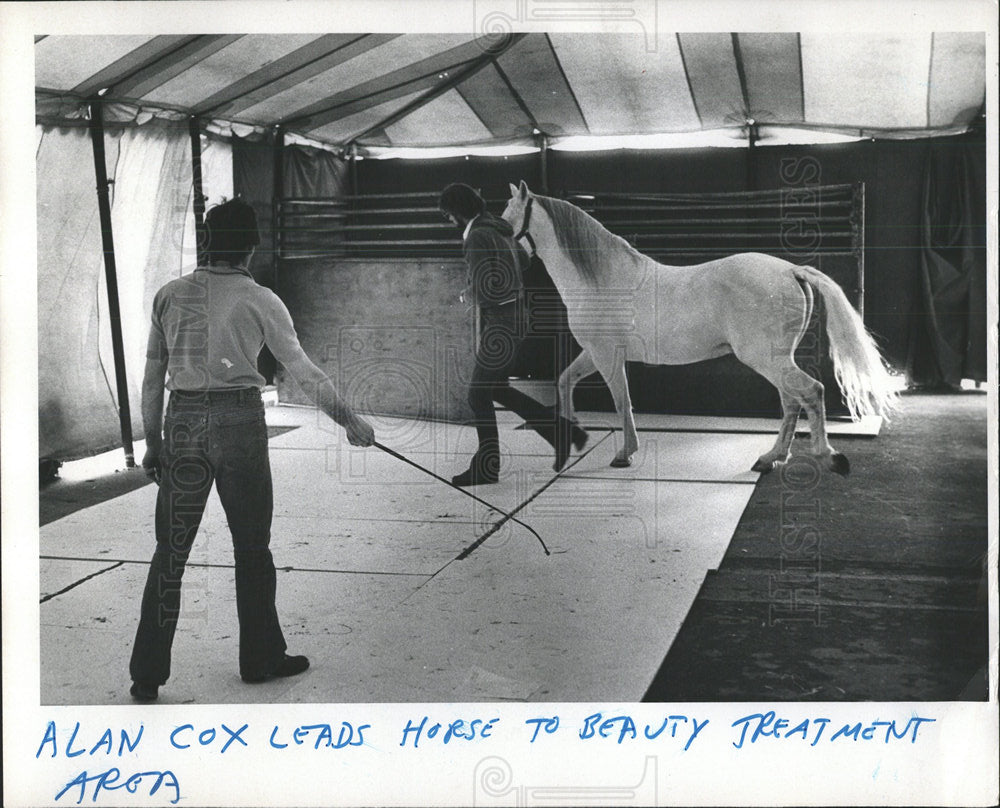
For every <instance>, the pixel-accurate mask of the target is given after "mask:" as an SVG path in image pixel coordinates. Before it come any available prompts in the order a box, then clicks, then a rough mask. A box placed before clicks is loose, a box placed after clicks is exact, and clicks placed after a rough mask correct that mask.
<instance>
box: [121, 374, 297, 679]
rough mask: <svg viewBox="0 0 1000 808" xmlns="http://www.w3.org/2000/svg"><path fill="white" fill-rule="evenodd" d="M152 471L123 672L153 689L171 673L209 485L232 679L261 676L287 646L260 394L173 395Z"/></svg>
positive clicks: (235, 391)
mask: <svg viewBox="0 0 1000 808" xmlns="http://www.w3.org/2000/svg"><path fill="white" fill-rule="evenodd" d="M161 464H162V466H161V479H160V490H159V494H158V495H157V498H156V523H155V524H156V551H155V552H154V553H153V560H152V562H151V563H150V566H149V575H148V577H147V579H146V588H145V590H144V591H143V594H142V611H141V615H140V618H139V628H138V631H137V632H136V637H135V645H134V647H133V649H132V661H131V663H130V665H129V671H130V673H131V675H132V679H133V681H141V682H146V683H149V684H153V685H162V684H163V683H164V682H166V681H167V679H168V677H169V676H170V648H171V645H172V644H173V639H174V630H175V628H176V627H177V617H178V613H179V612H180V602H181V578H182V576H183V574H184V567H185V564H186V562H187V558H188V554H189V553H190V552H191V546H192V544H193V543H194V538H195V535H196V534H197V532H198V526H199V525H200V524H201V518H202V515H203V514H204V511H205V503H206V502H207V500H208V495H209V493H210V492H211V490H212V485H213V483H214V484H215V488H216V490H217V491H218V493H219V500H220V501H221V502H222V507H223V509H224V510H225V512H226V518H227V520H228V522H229V529H230V532H231V533H232V537H233V556H234V560H235V564H236V610H237V615H238V617H239V623H240V673H241V674H243V675H248V676H256V675H260V674H262V673H268V672H270V671H271V670H273V669H274V667H275V666H276V665H277V664H278V663H279V662H280V661H281V660H282V659H283V658H284V653H285V648H286V646H285V640H284V637H283V636H282V633H281V627H280V625H279V624H278V613H277V610H276V608H275V603H274V599H275V584H276V582H275V571H274V561H273V559H272V558H271V551H270V550H269V549H268V544H269V542H270V538H271V512H272V507H273V494H272V488H271V466H270V462H269V460H268V454H267V427H266V425H265V423H264V406H263V404H262V402H261V398H260V392H259V391H258V390H253V389H247V390H234V391H228V390H227V391H199V392H191V393H185V392H174V393H172V394H171V396H170V403H169V404H168V406H167V413H166V417H165V419H164V440H163V451H162V453H161Z"/></svg>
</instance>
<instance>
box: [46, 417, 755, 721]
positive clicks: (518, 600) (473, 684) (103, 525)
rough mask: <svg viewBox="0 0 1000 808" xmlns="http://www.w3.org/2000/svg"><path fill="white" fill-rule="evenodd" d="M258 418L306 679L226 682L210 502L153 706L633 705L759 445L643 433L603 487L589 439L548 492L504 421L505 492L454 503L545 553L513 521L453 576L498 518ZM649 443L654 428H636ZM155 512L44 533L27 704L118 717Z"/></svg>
mask: <svg viewBox="0 0 1000 808" xmlns="http://www.w3.org/2000/svg"><path fill="white" fill-rule="evenodd" d="M267 412H268V422H269V425H271V426H274V427H284V428H291V429H289V431H285V432H284V433H282V434H280V435H278V436H277V437H274V438H272V439H271V442H270V447H271V463H272V470H273V476H274V483H275V512H274V525H273V530H272V544H271V546H272V551H273V553H274V556H275V563H276V565H277V567H278V570H279V572H278V610H279V615H280V616H281V619H282V624H283V626H284V629H285V635H286V639H287V641H288V644H289V651H290V652H291V653H304V654H307V655H308V656H309V657H310V659H311V661H312V667H311V669H310V670H309V672H308V673H306V674H305V675H303V676H299V677H294V678H292V679H288V680H278V681H274V682H270V683H267V684H265V685H259V686H255V687H250V686H246V685H244V684H242V683H241V682H240V680H239V677H238V672H237V665H236V660H237V643H236V637H237V634H238V626H237V621H236V608H235V602H234V601H235V598H234V585H233V569H232V546H231V541H230V538H229V532H228V528H227V526H226V522H225V517H224V514H223V512H222V509H221V506H220V505H219V503H218V500H217V499H216V498H215V497H214V496H213V497H212V498H211V499H210V500H209V505H208V509H207V511H206V515H205V519H204V522H203V524H202V528H201V530H200V532H199V536H198V539H197V541H196V544H195V549H194V551H193V552H192V555H191V559H190V564H189V569H188V572H187V573H186V576H185V583H184V587H185V588H184V601H183V609H184V611H183V614H182V618H181V622H180V625H179V627H178V632H177V637H176V641H175V644H174V662H173V676H172V678H171V680H170V681H169V682H168V684H167V685H166V686H165V687H164V688H162V689H161V701H162V702H164V703H199V704H203V703H254V702H286V703H291V702H302V703H309V702H320V703H327V702H413V701H420V702H434V701H478V700H482V701H503V700H518V701H549V702H552V701H637V700H639V699H640V698H641V697H642V695H643V693H644V692H645V690H646V688H647V687H648V685H649V683H650V681H651V680H652V678H653V676H654V675H655V673H656V670H657V668H658V666H659V665H660V663H661V661H662V659H663V657H664V655H665V653H666V652H667V650H668V649H669V647H670V645H671V642H672V641H673V638H674V637H675V635H676V634H677V632H678V630H679V629H680V626H681V624H682V622H683V620H684V618H685V616H686V614H687V612H688V609H689V608H690V606H691V603H692V602H693V599H694V597H695V595H696V594H697V592H698V590H699V588H700V587H701V585H702V582H703V580H704V579H705V576H706V573H707V571H708V570H711V569H714V568H716V567H717V566H718V565H719V563H720V561H721V559H722V557H723V554H724V553H725V550H726V547H727V545H728V542H729V540H730V538H731V536H732V534H733V530H734V529H735V526H736V524H737V522H738V520H739V518H740V515H741V514H742V513H743V510H744V508H745V507H746V504H747V501H748V499H749V497H750V495H751V493H752V492H753V488H754V485H753V484H754V483H755V482H756V479H757V475H756V474H753V473H751V472H749V471H747V469H748V468H749V466H750V465H751V464H752V463H753V461H754V459H755V458H756V457H757V456H758V455H759V454H760V453H761V452H762V451H764V450H766V449H767V448H768V447H769V446H770V444H771V442H772V441H773V434H761V433H740V432H735V433H718V432H716V433H703V432H690V431H678V432H671V431H662V432H644V433H642V435H641V444H642V445H641V449H640V451H639V453H638V454H637V455H636V456H635V457H634V464H633V466H632V467H631V468H629V469H625V470H615V469H611V468H609V467H608V463H609V461H610V459H611V457H612V455H613V453H614V451H615V450H616V448H617V443H616V442H617V441H619V440H620V439H621V435H620V433H616V432H610V431H607V430H606V429H605V430H602V429H595V430H594V431H593V432H592V433H591V439H590V442H589V444H588V446H587V447H586V449H585V450H584V453H583V454H582V455H574V457H573V459H572V460H571V466H570V467H569V468H567V469H566V470H564V473H563V474H562V475H559V476H556V475H555V474H554V472H553V471H552V470H551V455H550V452H549V450H548V447H547V445H545V444H544V443H542V442H541V441H540V440H539V439H538V437H537V436H536V435H534V433H531V432H528V431H525V430H519V429H517V428H516V427H517V426H518V424H519V421H518V419H517V418H516V417H515V416H513V415H512V414H510V413H501V414H500V421H501V440H502V443H503V453H504V457H503V469H502V476H501V481H500V483H499V484H497V485H492V486H486V487H479V488H475V489H470V490H471V491H472V492H473V493H475V494H477V495H478V496H480V497H482V498H483V499H485V500H487V501H488V502H490V503H492V504H493V505H495V506H497V507H498V508H502V509H505V510H510V511H513V510H516V512H517V517H518V518H519V519H521V520H523V521H525V522H526V523H528V524H529V525H531V526H532V527H533V528H534V529H535V530H536V531H537V532H538V533H539V534H540V535H541V536H542V538H543V539H544V541H545V543H546V544H547V546H548V548H549V550H550V551H551V555H545V553H544V552H543V549H542V547H541V546H540V544H539V543H538V541H537V540H536V539H535V537H533V536H532V535H531V534H530V533H529V532H528V531H527V530H525V529H524V528H523V527H521V526H519V525H517V524H516V523H514V522H510V521H508V522H506V523H505V524H504V525H503V526H502V527H501V528H500V529H499V530H497V531H496V532H495V533H493V535H491V536H490V537H489V538H488V539H487V540H486V541H485V542H483V543H482V544H481V545H480V546H478V547H476V548H475V549H474V551H473V552H472V553H471V554H470V555H469V556H468V557H467V558H464V559H462V560H457V559H458V556H459V555H460V554H461V553H462V552H463V550H466V549H467V548H469V547H470V546H473V545H475V544H476V543H477V542H478V541H479V540H480V539H481V537H482V536H483V535H484V534H486V533H487V532H488V531H490V530H491V529H493V527H494V526H495V525H496V523H497V522H498V521H500V520H501V519H502V518H503V517H502V516H501V515H500V514H499V513H498V512H497V511H495V510H491V509H490V508H489V507H487V506H485V505H482V504H480V503H477V502H474V501H473V500H472V499H469V498H468V497H466V496H464V495H463V494H462V493H460V492H459V491H456V490H454V489H451V488H449V487H448V486H446V485H444V484H442V483H440V482H438V481H436V480H434V479H432V478H431V477H429V476H427V475H425V474H424V473H422V472H421V471H419V470H417V469H414V468H412V467H410V466H408V465H406V464H404V463H402V462H401V461H399V460H398V459H395V458H393V457H391V456H389V455H387V454H384V453H382V452H380V451H378V450H376V449H366V450H359V449H355V448H353V447H350V446H348V445H347V444H346V442H345V441H343V440H342V437H341V433H340V432H339V430H338V429H337V428H336V427H335V426H334V425H333V424H332V423H331V422H329V421H327V420H326V419H325V418H323V417H322V416H318V415H317V414H316V413H315V412H313V411H311V410H309V409H306V408H294V407H284V406H279V407H269V408H268V410H267ZM374 420H375V421H376V433H377V437H378V439H379V441H380V442H382V443H384V444H386V445H388V446H390V447H392V448H394V449H396V450H397V451H399V452H401V453H403V454H404V455H405V456H407V457H409V458H411V459H413V460H414V461H416V462H418V463H421V464H422V465H424V466H426V467H427V468H429V469H431V470H433V471H434V472H435V473H437V474H440V475H442V476H445V477H450V475H451V474H453V473H455V472H456V471H458V470H461V468H463V466H464V464H465V463H467V459H468V456H469V454H470V453H471V452H472V450H473V449H474V447H475V431H474V430H473V429H471V428H469V427H463V426H457V425H449V424H438V423H428V422H416V421H408V420H404V419H393V418H377V419H374ZM585 420H594V419H585ZM597 420H599V419H597ZM646 420H649V419H646ZM714 423H716V424H717V423H718V419H715V420H714ZM657 425H660V426H662V427H664V428H669V427H670V422H669V420H663V419H661V420H659V421H655V422H654V421H651V422H650V423H647V424H646V427H647V428H651V427H652V428H655V427H657ZM595 426H596V423H595ZM692 427H697V425H696V424H684V425H681V428H683V429H685V430H686V429H689V428H692ZM129 473H141V472H129ZM155 496H156V490H155V487H153V486H151V485H149V486H144V487H141V488H139V489H138V490H134V491H131V492H129V493H126V494H124V495H122V496H118V497H116V498H114V499H110V500H108V501H106V502H102V503H100V504H97V505H94V506H92V507H88V508H85V509H82V510H78V511H76V512H75V513H71V514H70V515H68V516H65V517H63V518H61V519H58V520H56V521H54V522H51V523H50V524H47V525H45V526H43V527H42V528H41V533H40V535H41V539H40V541H41V557H42V560H41V592H42V599H43V602H42V604H41V661H42V666H41V667H42V671H41V701H42V703H43V704H121V703H127V702H128V701H129V697H128V695H127V690H128V685H129V679H128V672H127V668H128V657H129V653H130V650H131V642H132V637H133V634H134V631H135V625H136V622H137V619H138V604H139V600H140V596H141V591H142V586H143V582H144V579H145V574H146V565H147V563H148V560H149V556H150V555H151V552H152V547H153V535H152V513H153V505H154V501H155ZM81 660H88V662H87V663H86V664H82V662H81Z"/></svg>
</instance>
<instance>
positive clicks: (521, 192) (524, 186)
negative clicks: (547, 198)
mask: <svg viewBox="0 0 1000 808" xmlns="http://www.w3.org/2000/svg"><path fill="white" fill-rule="evenodd" d="M517 194H518V196H519V197H521V199H527V198H528V183H526V182H525V181H524V180H521V187H520V188H518V189H517Z"/></svg>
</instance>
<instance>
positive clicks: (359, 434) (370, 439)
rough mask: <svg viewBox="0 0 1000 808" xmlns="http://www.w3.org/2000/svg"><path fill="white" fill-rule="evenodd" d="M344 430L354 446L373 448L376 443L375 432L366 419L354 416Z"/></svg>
mask: <svg viewBox="0 0 1000 808" xmlns="http://www.w3.org/2000/svg"><path fill="white" fill-rule="evenodd" d="M344 429H346V430H347V440H348V441H349V442H350V444H351V445H352V446H371V445H372V444H373V443H375V430H374V429H373V428H372V425H371V424H369V423H368V422H367V421H366V420H365V419H364V418H359V417H358V416H354V418H352V419H351V420H350V422H349V423H348V424H347V426H345V427H344Z"/></svg>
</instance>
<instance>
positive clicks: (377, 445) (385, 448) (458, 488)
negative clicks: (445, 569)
mask: <svg viewBox="0 0 1000 808" xmlns="http://www.w3.org/2000/svg"><path fill="white" fill-rule="evenodd" d="M372 445H373V446H374V447H375V448H376V449H381V450H382V451H383V452H385V453H386V454H388V455H392V456H393V457H395V458H396V459H397V460H402V461H403V462H404V463H407V464H409V465H411V466H413V467H414V468H416V469H420V470H421V471H422V472H424V474H429V475H430V476H431V477H433V478H434V479H435V480H440V481H441V482H443V483H444V484H445V485H447V486H450V487H451V488H454V489H455V490H456V491H461V492H462V493H463V494H465V495H466V496H467V497H471V498H472V499H474V500H476V502H480V503H482V504H483V505H485V506H486V507H487V508H490V509H492V510H494V511H496V512H497V513H500V514H503V516H504V517H505V518H504V519H503V521H501V522H499V523H498V524H496V525H494V526H493V528H492V529H491V530H490V531H489V533H487V534H486V535H487V536H490V535H492V534H493V533H496V531H497V529H498V528H499V527H500V526H501V525H502V524H503V523H504V522H506V521H507V520H508V519H509V520H510V521H512V522H517V524H519V525H520V526H521V527H523V528H524V529H525V530H527V531H528V532H529V533H531V534H532V535H533V536H534V537H535V538H536V539H538V543H539V544H541V545H542V549H543V550H544V551H545V555H552V553H550V552H549V548H548V547H546V546H545V542H544V541H542V537H541V536H539V535H538V532H537V531H536V530H535V529H534V528H533V527H531V525H526V524H525V523H524V522H522V521H521V520H520V519H518V518H517V517H516V516H514V515H513V514H511V513H507V512H506V511H502V510H500V509H499V508H498V507H496V506H495V505H491V504H490V503H489V502H487V501H486V500H485V499H480V498H479V497H477V496H476V495H475V494H471V493H469V492H468V491H466V490H465V489H464V488H462V487H461V486H458V485H455V484H454V483H453V482H452V481H451V480H447V479H445V478H444V477H441V476H439V475H437V474H435V473H434V472H433V471H431V470H430V469H428V468H424V467H423V466H421V465H420V464H419V463H415V462H414V461H412V460H410V458H408V457H405V456H403V455H401V454H400V453H399V452H397V451H394V450H393V449H390V448H389V447H388V446H383V445H382V444H381V443H378V442H376V443H373V444H372ZM484 538H485V537H484ZM477 545H478V542H477ZM474 546H476V545H474ZM466 555H468V552H466V553H463V554H462V555H461V556H459V558H464V557H465V556H466Z"/></svg>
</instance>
